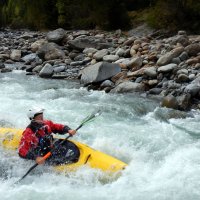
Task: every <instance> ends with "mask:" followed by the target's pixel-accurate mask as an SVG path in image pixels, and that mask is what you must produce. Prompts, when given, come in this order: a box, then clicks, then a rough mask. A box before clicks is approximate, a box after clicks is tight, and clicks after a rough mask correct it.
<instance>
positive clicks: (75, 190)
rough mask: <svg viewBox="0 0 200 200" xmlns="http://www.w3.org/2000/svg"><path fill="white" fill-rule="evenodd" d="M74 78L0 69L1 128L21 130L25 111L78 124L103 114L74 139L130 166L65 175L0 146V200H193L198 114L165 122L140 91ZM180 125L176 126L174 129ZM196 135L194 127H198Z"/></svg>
mask: <svg viewBox="0 0 200 200" xmlns="http://www.w3.org/2000/svg"><path fill="white" fill-rule="evenodd" d="M79 87H80V85H79V83H78V82H75V81H66V80H50V79H41V78H38V77H36V76H26V75H25V73H24V72H23V71H14V72H12V73H6V74H0V92H1V93H0V94H1V95H0V113H1V114H0V126H4V127H15V128H22V129H23V128H25V127H26V126H27V125H28V123H29V120H28V118H27V117H26V112H27V110H28V109H29V108H30V107H32V106H40V107H42V108H44V109H45V113H44V114H45V118H47V119H51V120H52V121H54V122H57V123H63V124H68V125H69V126H70V127H72V128H76V127H77V126H78V125H79V124H80V122H81V120H82V119H84V117H86V116H87V115H89V114H90V113H91V112H93V111H96V110H98V109H101V110H102V111H103V113H102V114H101V116H99V117H98V118H96V119H95V120H94V121H92V122H90V123H89V124H87V125H85V126H83V127H82V128H81V129H80V130H79V131H78V133H77V134H76V135H75V136H74V137H73V139H74V140H77V141H80V142H82V143H86V144H88V145H89V146H91V147H92V148H94V149H97V150H100V151H102V152H105V153H107V154H110V155H112V156H114V157H116V158H118V159H120V160H122V161H124V162H126V163H128V167H127V168H126V169H125V170H124V171H123V172H122V174H121V176H119V177H110V176H108V175H106V174H104V173H103V172H101V171H99V170H94V169H90V168H89V167H87V166H85V167H83V168H81V169H79V170H78V171H77V172H71V173H68V174H67V175H64V174H58V173H56V172H54V171H53V170H52V169H51V167H46V166H38V167H37V169H35V170H34V172H33V173H31V174H30V175H28V176H27V177H26V178H25V180H24V181H23V182H22V183H20V184H18V185H13V183H14V182H15V181H17V180H18V179H19V178H20V177H22V176H23V175H24V174H25V172H26V171H27V170H28V169H29V168H30V167H31V166H32V165H33V162H31V161H26V160H23V159H20V158H19V157H18V156H17V154H16V152H10V151H8V150H5V149H3V148H2V147H0V154H1V156H0V185H1V187H0V199H1V200H11V199H12V200H22V199H24V200H36V199H41V200H43V199H44V200H61V199H73V200H79V199H81V200H84V199H87V200H94V199H95V200H111V199H113V200H121V199H124V200H153V199H154V200H155V199H156V200H169V199H170V200H172V199H175V200H179V199H180V200H196V199H198V200H199V199H200V190H199V188H200V137H199V134H198V129H199V120H200V115H199V112H198V111H192V115H193V117H190V116H188V117H186V118H178V119H170V120H167V121H166V120H163V118H165V117H166V116H167V113H168V111H169V110H168V109H166V108H160V107H159V103H158V102H156V101H154V100H150V99H147V98H143V97H140V96H138V95H133V94H132V95H131V94H129V95H128V94H126V95H123V94H117V95H116V94H106V93H104V92H99V91H87V90H86V89H85V88H79ZM179 127H182V128H179ZM199 132H200V131H199Z"/></svg>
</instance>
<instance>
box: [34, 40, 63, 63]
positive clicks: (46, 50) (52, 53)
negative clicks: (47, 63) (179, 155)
mask: <svg viewBox="0 0 200 200" xmlns="http://www.w3.org/2000/svg"><path fill="white" fill-rule="evenodd" d="M37 54H38V56H39V57H40V58H42V59H45V60H54V59H62V58H65V53H64V51H63V50H62V49H61V48H60V46H58V45H57V44H56V43H53V42H50V43H46V44H44V45H42V46H41V48H40V49H39V50H38V51H37Z"/></svg>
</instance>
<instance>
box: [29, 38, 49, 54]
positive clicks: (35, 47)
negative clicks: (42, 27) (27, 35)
mask: <svg viewBox="0 0 200 200" xmlns="http://www.w3.org/2000/svg"><path fill="white" fill-rule="evenodd" d="M46 43H47V41H46V40H44V39H41V40H37V41H35V42H34V43H33V44H31V51H32V52H34V53H35V52H36V51H37V50H38V49H39V48H40V47H41V46H42V45H43V44H46Z"/></svg>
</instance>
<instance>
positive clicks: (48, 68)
mask: <svg viewBox="0 0 200 200" xmlns="http://www.w3.org/2000/svg"><path fill="white" fill-rule="evenodd" d="M52 75H53V66H52V65H51V64H49V63H47V64H45V66H44V67H43V68H42V70H41V71H40V72H39V76H40V77H42V78H50V77H52Z"/></svg>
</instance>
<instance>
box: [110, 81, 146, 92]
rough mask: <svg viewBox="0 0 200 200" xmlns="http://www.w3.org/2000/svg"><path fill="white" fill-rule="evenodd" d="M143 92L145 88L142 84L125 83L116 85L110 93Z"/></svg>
mask: <svg viewBox="0 0 200 200" xmlns="http://www.w3.org/2000/svg"><path fill="white" fill-rule="evenodd" d="M142 91H145V86H144V84H142V83H134V82H130V81H126V82H123V83H120V84H119V85H117V86H116V87H115V88H114V89H112V90H111V92H112V93H131V92H142Z"/></svg>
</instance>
